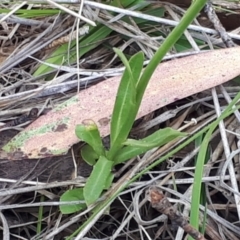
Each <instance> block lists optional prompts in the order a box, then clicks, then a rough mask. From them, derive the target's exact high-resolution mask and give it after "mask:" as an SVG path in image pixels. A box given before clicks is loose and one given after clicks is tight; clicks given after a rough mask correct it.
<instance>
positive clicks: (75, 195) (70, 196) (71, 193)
mask: <svg viewBox="0 0 240 240" xmlns="http://www.w3.org/2000/svg"><path fill="white" fill-rule="evenodd" d="M70 201H84V197H83V188H75V189H70V190H67V191H66V192H65V193H64V194H63V195H62V196H61V197H60V202H70ZM86 207H87V205H86V204H85V203H79V204H71V205H60V211H61V213H62V214H70V213H75V212H78V211H80V210H82V209H85V208H86Z"/></svg>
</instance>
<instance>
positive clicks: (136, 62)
mask: <svg viewBox="0 0 240 240" xmlns="http://www.w3.org/2000/svg"><path fill="white" fill-rule="evenodd" d="M205 3H206V0H196V1H194V2H193V4H192V5H191V7H190V8H189V9H188V11H187V12H186V14H185V15H184V17H183V18H182V20H181V22H180V23H179V24H178V26H177V27H176V28H175V29H174V30H173V31H172V32H171V33H170V34H169V36H168V37H167V39H166V40H165V41H164V43H163V44H162V45H161V47H160V48H159V49H158V51H157V52H156V54H155V55H154V57H153V58H152V60H151V61H150V63H149V64H148V66H147V67H146V68H145V69H144V70H143V71H142V67H143V54H142V53H141V52H140V53H137V54H135V55H134V56H132V57H131V58H130V60H129V61H128V60H127V59H126V58H125V56H124V55H123V54H122V53H121V52H120V51H119V50H117V49H115V52H116V53H117V54H118V56H119V57H120V58H121V60H122V62H123V63H124V65H125V72H124V74H123V76H122V79H121V82H120V86H119V89H118V93H117V97H116V101H115V106H114V110H113V115H112V119H111V131H110V139H111V140H110V149H109V150H108V151H107V150H105V149H104V146H103V144H102V141H101V138H100V134H99V131H98V129H97V126H96V125H95V123H94V122H92V121H86V122H84V123H83V124H81V125H77V127H76V135H77V136H78V137H79V138H80V139H81V140H83V141H85V142H86V143H87V144H88V145H87V146H86V147H85V150H83V156H84V158H85V160H87V161H88V162H89V163H91V164H94V163H95V160H96V159H98V160H97V161H96V163H95V165H94V169H93V172H92V174H91V176H90V177H89V179H88V181H87V183H86V185H85V187H84V189H83V196H84V199H85V200H86V203H87V205H89V204H91V203H94V202H95V201H96V200H97V199H98V198H99V196H100V195H101V193H102V191H103V190H104V189H106V188H107V187H108V186H109V185H110V183H111V182H112V174H111V168H112V167H113V166H114V165H115V164H117V163H119V162H123V161H126V160H127V159H129V158H130V157H133V156H136V155H138V154H141V153H143V152H146V151H147V150H149V149H151V148H153V147H154V146H161V145H163V144H165V143H166V142H168V141H170V140H172V139H174V138H176V137H181V136H184V135H185V134H183V133H180V132H178V131H175V130H172V129H169V128H167V129H161V130H159V131H158V132H156V133H154V134H152V135H151V136H148V137H147V138H145V139H142V140H138V141H137V140H130V139H127V137H128V135H129V132H130V130H131V128H132V124H133V122H134V120H135V117H136V115H137V112H138V109H139V106H140V104H141V100H142V97H143V94H144V91H145V89H146V87H147V84H148V82H149V80H150V78H151V75H152V73H153V72H154V70H155V69H156V67H157V65H158V64H159V62H160V61H161V60H162V58H163V57H164V55H165V54H166V53H167V52H168V51H169V49H170V48H171V47H172V46H173V44H174V43H175V42H176V41H177V40H178V39H179V38H180V37H181V35H182V34H183V32H184V30H185V29H186V28H187V26H188V25H189V24H190V23H191V22H192V21H193V19H194V18H195V16H196V15H197V14H198V12H199V11H200V10H201V9H202V7H203V6H204V4H205ZM205 131H206V130H205ZM159 136H162V138H159ZM167 138H168V139H167ZM193 139H194V138H192V139H191V141H192V140H193ZM86 150H88V151H86ZM178 150H179V149H178ZM119 156H121V157H119ZM167 156H168V157H169V154H167ZM164 159H166V158H163V159H161V161H163V160H164ZM158 163H159V162H158ZM154 165H155V164H152V165H151V167H153V166H154ZM148 169H149V168H148ZM144 172H145V171H142V172H141V174H143V173H144ZM100 174H103V175H104V176H105V177H104V179H103V180H102V181H99V180H100V179H99V178H100V177H99V175H100ZM137 176H138V177H139V176H140V174H138V175H137ZM134 179H136V177H134V178H133V179H131V180H130V181H128V182H127V183H126V184H124V186H123V187H122V188H121V189H118V190H117V191H116V194H114V196H112V197H111V199H107V200H106V201H104V202H102V203H101V204H100V205H98V206H97V207H96V208H95V209H94V211H93V214H92V216H91V217H90V218H89V219H88V220H87V222H86V223H85V224H83V225H82V226H81V227H80V228H79V229H78V230H76V231H75V232H74V233H73V234H72V235H71V236H70V237H69V239H71V237H73V236H75V235H76V234H77V233H78V232H79V231H81V229H83V228H84V227H85V226H86V224H87V223H88V222H89V221H91V219H92V218H93V217H94V216H96V214H97V213H98V212H99V211H100V209H102V208H104V207H105V206H107V204H108V203H109V202H110V201H111V200H112V199H113V198H115V197H116V196H117V194H118V193H119V192H120V191H122V190H123V189H124V188H125V187H127V186H128V185H129V184H130V183H131V182H132V181H133V180H134ZM93 189H94V190H93ZM198 190H199V189H198ZM93 192H94V193H93ZM68 200H71V199H68ZM196 202H197V201H196Z"/></svg>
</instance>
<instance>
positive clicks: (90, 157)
mask: <svg viewBox="0 0 240 240" xmlns="http://www.w3.org/2000/svg"><path fill="white" fill-rule="evenodd" d="M81 156H82V158H83V160H84V161H85V162H86V163H88V164H89V165H91V166H93V165H94V164H95V163H96V160H97V159H98V158H99V155H98V154H97V153H96V152H95V151H94V150H93V148H92V147H91V146H90V145H85V146H83V147H82V148H81Z"/></svg>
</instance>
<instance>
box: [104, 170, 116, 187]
mask: <svg viewBox="0 0 240 240" xmlns="http://www.w3.org/2000/svg"><path fill="white" fill-rule="evenodd" d="M113 179H114V175H113V173H112V172H111V173H110V174H109V176H108V178H107V180H106V183H105V187H104V190H108V189H109V188H110V187H111V185H112V182H113Z"/></svg>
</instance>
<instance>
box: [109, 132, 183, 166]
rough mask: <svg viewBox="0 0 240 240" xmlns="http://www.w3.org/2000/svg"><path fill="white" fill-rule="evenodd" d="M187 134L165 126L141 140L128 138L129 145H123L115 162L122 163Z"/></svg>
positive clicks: (127, 143) (126, 143)
mask: <svg viewBox="0 0 240 240" xmlns="http://www.w3.org/2000/svg"><path fill="white" fill-rule="evenodd" d="M186 135H187V134H185V133H182V132H179V131H177V130H174V129H172V128H164V129H160V130H158V131H156V132H154V133H153V134H151V135H150V136H148V137H146V138H144V139H141V140H134V139H128V140H127V141H126V142H125V143H124V144H125V145H127V146H126V147H123V148H122V149H121V150H120V151H119V152H118V153H117V155H116V157H115V158H114V164H119V163H122V162H124V161H126V160H128V159H130V158H132V157H136V156H137V155H139V154H143V153H145V152H147V151H148V150H150V149H152V148H154V147H160V146H162V145H164V144H166V143H168V142H170V141H172V140H173V139H175V138H176V137H184V136H186Z"/></svg>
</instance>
